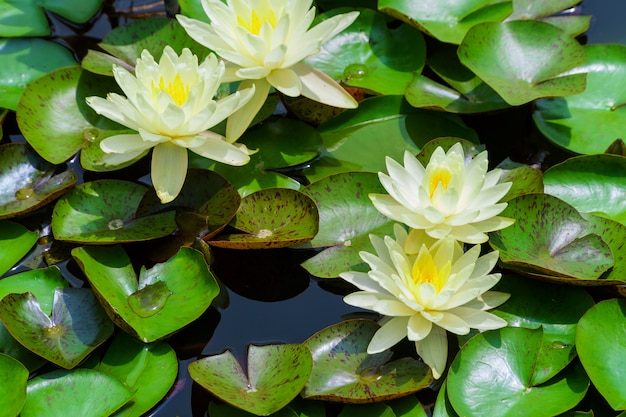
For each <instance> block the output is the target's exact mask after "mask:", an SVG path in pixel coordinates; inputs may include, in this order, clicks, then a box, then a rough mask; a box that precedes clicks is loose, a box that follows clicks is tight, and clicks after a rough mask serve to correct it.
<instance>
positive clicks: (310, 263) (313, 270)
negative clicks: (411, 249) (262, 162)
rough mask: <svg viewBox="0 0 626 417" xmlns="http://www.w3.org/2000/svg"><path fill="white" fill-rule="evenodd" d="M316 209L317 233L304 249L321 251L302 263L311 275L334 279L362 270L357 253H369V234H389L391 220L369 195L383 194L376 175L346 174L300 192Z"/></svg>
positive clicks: (362, 266)
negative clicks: (310, 200)
mask: <svg viewBox="0 0 626 417" xmlns="http://www.w3.org/2000/svg"><path fill="white" fill-rule="evenodd" d="M302 192H303V193H305V194H306V195H308V196H309V197H310V198H311V199H312V200H313V201H314V202H315V205H316V206H317V210H318V212H319V231H318V232H317V235H315V238H313V240H311V241H310V242H309V243H307V244H306V245H303V246H305V247H312V248H323V247H327V248H326V249H325V250H324V251H322V252H320V253H318V254H317V255H315V256H314V257H312V258H310V259H308V260H306V261H305V262H304V263H302V266H303V267H304V269H306V270H307V271H308V272H309V273H310V274H311V275H314V276H317V277H321V278H336V277H338V276H339V274H340V273H341V272H344V271H348V270H351V269H352V270H355V269H366V268H367V265H366V264H365V263H364V262H363V260H362V259H361V258H360V256H359V252H360V251H363V250H364V251H372V250H373V248H372V244H371V243H370V239H369V235H370V234H375V235H379V236H384V235H392V234H393V221H391V220H390V219H389V218H387V217H385V216H383V215H382V214H380V212H379V211H378V210H376V208H375V207H374V205H373V204H372V202H371V201H370V199H369V194H370V193H384V192H385V190H384V188H383V186H382V185H381V184H380V181H379V180H378V176H377V175H376V174H374V173H371V172H349V173H341V174H335V175H331V176H329V177H326V178H323V179H321V180H319V181H316V182H314V183H313V184H311V185H309V186H307V187H306V188H304V189H303V190H302Z"/></svg>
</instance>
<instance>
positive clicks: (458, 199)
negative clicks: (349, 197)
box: [370, 143, 515, 244]
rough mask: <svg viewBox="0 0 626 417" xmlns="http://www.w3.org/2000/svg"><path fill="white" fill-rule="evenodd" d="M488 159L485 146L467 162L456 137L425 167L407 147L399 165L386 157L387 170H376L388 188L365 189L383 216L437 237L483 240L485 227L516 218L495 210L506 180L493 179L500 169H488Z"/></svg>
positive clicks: (500, 226) (502, 206)
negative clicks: (377, 191) (373, 191)
mask: <svg viewBox="0 0 626 417" xmlns="http://www.w3.org/2000/svg"><path fill="white" fill-rule="evenodd" d="M488 164H489V161H488V160H487V152H486V151H485V152H481V153H480V154H479V155H477V156H476V157H475V158H474V159H472V160H471V161H470V162H469V163H467V164H466V162H465V154H464V152H463V147H462V146H461V144H460V143H456V144H455V145H454V146H452V147H451V148H450V149H449V150H448V152H444V150H443V149H442V148H441V147H438V148H437V149H436V150H435V151H434V152H433V154H432V156H431V158H430V161H429V162H428V164H427V165H426V167H424V166H423V165H422V164H421V163H420V162H419V161H418V160H417V158H415V157H414V156H413V155H411V154H410V153H409V152H406V153H405V154H404V167H403V166H402V165H400V164H399V163H397V162H396V161H394V160H393V159H391V158H389V157H387V171H388V172H389V175H387V174H384V173H382V172H381V173H379V174H378V177H379V178H380V182H381V184H382V185H383V187H385V190H387V192H388V193H389V194H388V195H387V194H370V199H371V200H372V202H373V203H374V206H376V208H377V209H378V211H380V212H381V213H382V214H384V215H385V216H387V217H389V218H390V219H393V220H395V221H398V222H402V223H404V224H406V225H407V226H409V227H411V228H413V229H418V230H425V231H426V233H428V235H430V236H432V237H434V238H436V239H440V238H443V237H445V236H451V237H453V238H454V239H456V240H459V241H461V242H466V243H472V244H474V243H483V242H486V241H487V240H488V236H487V235H486V234H485V233H486V232H492V231H494V230H500V229H503V228H505V227H507V226H510V225H511V224H513V222H514V221H515V220H514V219H510V218H507V217H501V216H498V214H500V213H501V212H502V210H504V209H505V208H506V203H498V202H499V201H500V199H502V197H504V195H505V194H506V193H507V192H508V190H509V189H510V188H511V183H510V182H504V183H498V180H499V179H500V170H499V169H494V170H492V171H489V172H488V171H487V169H488Z"/></svg>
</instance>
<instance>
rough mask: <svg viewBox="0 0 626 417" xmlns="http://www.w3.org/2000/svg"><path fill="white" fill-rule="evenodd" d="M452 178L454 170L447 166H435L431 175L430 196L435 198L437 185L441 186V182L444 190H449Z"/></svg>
mask: <svg viewBox="0 0 626 417" xmlns="http://www.w3.org/2000/svg"><path fill="white" fill-rule="evenodd" d="M451 179H452V171H450V170H449V169H448V168H447V167H437V168H435V170H434V172H433V173H432V175H431V176H430V180H429V184H428V185H429V186H430V198H431V199H432V198H433V195H434V194H435V191H436V190H437V187H439V184H441V186H442V187H443V189H444V190H447V189H448V185H449V184H450V180H451Z"/></svg>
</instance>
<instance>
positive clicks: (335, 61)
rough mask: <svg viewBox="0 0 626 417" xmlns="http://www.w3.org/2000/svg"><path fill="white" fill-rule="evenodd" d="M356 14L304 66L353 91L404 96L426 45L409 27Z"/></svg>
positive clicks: (364, 13) (366, 13)
mask: <svg viewBox="0 0 626 417" xmlns="http://www.w3.org/2000/svg"><path fill="white" fill-rule="evenodd" d="M358 10H359V16H358V17H357V19H356V20H355V21H354V23H352V24H351V25H350V26H349V27H347V28H346V29H344V30H343V31H342V32H341V34H339V35H337V36H335V37H334V38H332V39H331V40H329V41H328V42H325V43H324V44H323V45H322V46H321V47H320V51H319V52H318V53H317V54H315V55H312V56H310V57H308V58H306V59H305V61H304V62H306V63H307V64H309V65H312V66H314V67H315V68H317V69H319V70H321V71H323V72H324V73H326V74H328V75H329V76H331V77H332V78H334V79H336V80H341V81H343V82H344V83H345V84H347V85H349V86H352V87H359V88H363V89H365V90H367V91H370V92H374V93H377V94H396V95H401V94H404V89H405V88H406V86H407V84H408V83H409V82H410V81H411V78H412V77H413V74H414V73H418V74H419V73H420V72H421V71H422V68H423V67H424V62H425V60H426V43H425V42H424V37H423V36H422V33H421V32H420V31H419V30H417V29H416V28H414V27H411V26H410V25H408V24H404V23H403V24H400V25H391V24H390V23H391V21H392V19H391V18H390V17H389V16H386V15H385V14H383V13H380V12H378V11H375V10H371V9H363V8H360V9H358ZM346 11H348V9H346V8H334V9H331V10H330V11H328V12H326V13H324V14H322V15H320V16H319V17H318V18H319V19H321V20H324V19H328V18H330V17H332V16H334V15H337V14H339V13H345V12H346ZM409 39H410V41H407V40H409Z"/></svg>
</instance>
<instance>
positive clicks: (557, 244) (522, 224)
mask: <svg viewBox="0 0 626 417" xmlns="http://www.w3.org/2000/svg"><path fill="white" fill-rule="evenodd" d="M501 215H502V216H504V217H510V218H514V219H516V221H515V223H514V224H513V225H512V226H509V227H507V228H505V229H503V230H499V231H497V232H493V233H490V239H489V244H490V245H491V247H492V248H494V249H497V250H499V251H500V259H501V260H502V262H504V263H505V265H507V266H510V267H512V268H514V269H515V268H516V267H517V266H520V267H521V268H528V269H530V270H534V271H537V272H539V273H543V274H547V275H554V276H556V277H562V278H568V279H570V280H576V279H578V280H598V278H600V277H601V276H602V274H604V273H605V272H606V271H607V270H608V269H609V268H610V267H612V266H613V265H614V259H613V255H612V251H611V248H610V247H609V246H608V245H607V244H606V243H605V242H604V241H603V240H602V239H601V238H600V236H598V235H596V234H594V233H590V232H589V222H587V221H586V220H585V219H584V218H583V217H582V216H581V215H580V214H579V213H578V211H576V209H575V208H574V207H572V206H570V205H569V204H567V203H566V202H564V201H562V200H559V199H558V198H556V197H553V196H551V195H547V194H526V195H522V196H519V197H516V198H514V199H513V200H510V201H509V203H508V206H507V207H506V209H504V211H503V212H502V213H501Z"/></svg>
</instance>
